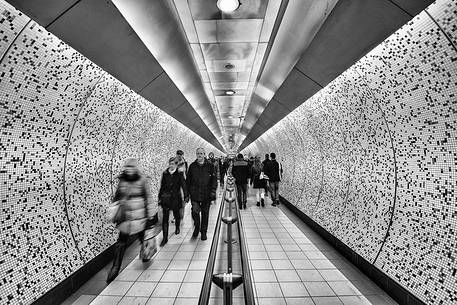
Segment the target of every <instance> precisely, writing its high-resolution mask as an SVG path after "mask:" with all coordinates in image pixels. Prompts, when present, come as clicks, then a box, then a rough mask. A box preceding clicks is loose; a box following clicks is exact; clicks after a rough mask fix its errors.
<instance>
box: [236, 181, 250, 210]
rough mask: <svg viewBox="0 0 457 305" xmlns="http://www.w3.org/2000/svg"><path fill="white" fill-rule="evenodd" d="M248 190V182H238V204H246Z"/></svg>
mask: <svg viewBox="0 0 457 305" xmlns="http://www.w3.org/2000/svg"><path fill="white" fill-rule="evenodd" d="M247 190H248V185H247V183H246V184H237V185H236V193H237V198H238V206H239V207H241V205H242V204H246V200H247V198H246V192H247Z"/></svg>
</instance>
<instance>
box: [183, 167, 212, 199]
mask: <svg viewBox="0 0 457 305" xmlns="http://www.w3.org/2000/svg"><path fill="white" fill-rule="evenodd" d="M186 182H187V190H188V191H189V194H190V199H191V200H192V201H197V202H202V201H210V200H215V199H216V189H217V179H216V173H215V170H214V166H213V165H212V164H211V163H210V162H209V161H208V160H207V159H205V161H204V162H203V164H200V163H198V161H197V160H195V161H194V162H192V164H191V165H190V166H189V170H188V171H187V180H186Z"/></svg>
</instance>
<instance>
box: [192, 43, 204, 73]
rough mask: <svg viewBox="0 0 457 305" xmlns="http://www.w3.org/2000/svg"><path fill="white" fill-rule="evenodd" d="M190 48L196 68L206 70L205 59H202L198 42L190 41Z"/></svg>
mask: <svg viewBox="0 0 457 305" xmlns="http://www.w3.org/2000/svg"><path fill="white" fill-rule="evenodd" d="M190 48H191V49H192V54H193V55H194V59H195V62H196V64H197V67H198V69H200V70H206V65H205V60H204V59H203V53H202V49H201V48H200V44H199V43H191V44H190Z"/></svg>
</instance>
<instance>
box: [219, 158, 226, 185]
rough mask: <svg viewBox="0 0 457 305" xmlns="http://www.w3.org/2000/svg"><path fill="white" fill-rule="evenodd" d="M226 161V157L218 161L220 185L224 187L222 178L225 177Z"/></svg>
mask: <svg viewBox="0 0 457 305" xmlns="http://www.w3.org/2000/svg"><path fill="white" fill-rule="evenodd" d="M227 169H228V161H227V158H226V157H221V159H220V161H219V172H220V183H221V186H224V178H225V175H227Z"/></svg>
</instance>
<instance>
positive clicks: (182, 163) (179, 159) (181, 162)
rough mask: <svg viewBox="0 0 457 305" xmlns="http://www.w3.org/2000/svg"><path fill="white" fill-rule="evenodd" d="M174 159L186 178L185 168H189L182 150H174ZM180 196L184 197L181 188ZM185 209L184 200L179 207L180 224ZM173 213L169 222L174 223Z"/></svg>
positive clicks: (179, 170)
mask: <svg viewBox="0 0 457 305" xmlns="http://www.w3.org/2000/svg"><path fill="white" fill-rule="evenodd" d="M176 161H177V164H178V172H180V173H182V174H183V176H184V179H186V177H187V170H188V168H189V166H188V164H187V161H186V159H185V158H184V152H183V151H182V150H180V149H178V150H177V151H176ZM181 197H182V198H185V196H184V191H183V190H182V189H181ZM185 209H186V201H183V203H182V207H181V209H179V215H180V218H181V222H180V223H181V224H182V223H183V222H182V220H183V219H184V213H185ZM174 217H175V216H174V214H173V220H172V221H171V223H175V221H176V219H175V218H174Z"/></svg>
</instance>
